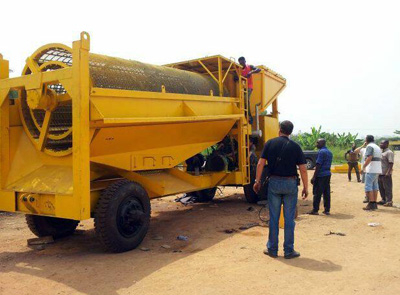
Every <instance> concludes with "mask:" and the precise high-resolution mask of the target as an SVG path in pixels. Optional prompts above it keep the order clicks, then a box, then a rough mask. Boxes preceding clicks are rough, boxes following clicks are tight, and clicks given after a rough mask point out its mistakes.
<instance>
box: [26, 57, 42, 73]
mask: <svg viewBox="0 0 400 295" xmlns="http://www.w3.org/2000/svg"><path fill="white" fill-rule="evenodd" d="M26 64H27V66H28V68H29V69H30V70H31V73H39V72H40V70H39V67H38V66H37V64H36V63H35V62H34V61H33V60H32V58H31V57H28V58H27V59H26Z"/></svg>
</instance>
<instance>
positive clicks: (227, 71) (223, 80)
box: [222, 61, 234, 83]
mask: <svg viewBox="0 0 400 295" xmlns="http://www.w3.org/2000/svg"><path fill="white" fill-rule="evenodd" d="M233 63H234V62H233V61H232V62H231V64H230V65H229V67H228V69H227V70H226V73H225V75H224V78H223V79H222V83H224V82H225V79H226V77H227V76H228V74H229V71H230V70H231V67H232V65H233Z"/></svg>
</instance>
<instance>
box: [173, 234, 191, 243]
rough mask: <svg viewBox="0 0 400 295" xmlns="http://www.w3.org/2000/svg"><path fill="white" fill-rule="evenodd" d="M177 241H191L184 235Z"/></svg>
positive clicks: (178, 237)
mask: <svg viewBox="0 0 400 295" xmlns="http://www.w3.org/2000/svg"><path fill="white" fill-rule="evenodd" d="M176 239H177V240H179V241H186V242H187V241H189V238H188V237H187V236H182V235H179V236H177V237H176Z"/></svg>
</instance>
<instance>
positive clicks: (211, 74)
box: [198, 60, 219, 83]
mask: <svg viewBox="0 0 400 295" xmlns="http://www.w3.org/2000/svg"><path fill="white" fill-rule="evenodd" d="M198 62H199V64H201V66H202V67H203V68H204V69H205V70H206V71H207V73H208V74H209V75H210V76H211V77H212V78H213V79H214V80H215V81H216V82H217V83H219V81H218V79H217V78H216V77H215V76H214V74H213V73H211V71H210V70H209V69H208V68H207V67H206V66H205V65H204V64H203V63H202V62H201V60H199V61H198Z"/></svg>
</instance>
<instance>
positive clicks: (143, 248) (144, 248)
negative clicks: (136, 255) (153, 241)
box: [140, 247, 150, 252]
mask: <svg viewBox="0 0 400 295" xmlns="http://www.w3.org/2000/svg"><path fill="white" fill-rule="evenodd" d="M140 250H142V251H144V252H147V251H150V248H146V247H141V248H140Z"/></svg>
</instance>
